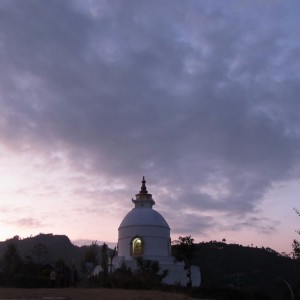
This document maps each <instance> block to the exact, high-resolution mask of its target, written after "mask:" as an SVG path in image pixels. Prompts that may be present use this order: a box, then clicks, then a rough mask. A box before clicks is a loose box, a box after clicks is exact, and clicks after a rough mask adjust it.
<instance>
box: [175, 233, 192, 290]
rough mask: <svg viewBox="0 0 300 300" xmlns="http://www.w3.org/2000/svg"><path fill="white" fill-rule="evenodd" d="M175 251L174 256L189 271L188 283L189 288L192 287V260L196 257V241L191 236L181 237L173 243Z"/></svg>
mask: <svg viewBox="0 0 300 300" xmlns="http://www.w3.org/2000/svg"><path fill="white" fill-rule="evenodd" d="M173 245H174V246H173V249H174V256H175V258H176V259H177V260H179V261H184V264H185V269H187V270H188V274H187V276H188V278H189V281H188V283H187V286H188V287H191V286H192V271H191V266H192V260H193V258H194V257H195V250H196V248H195V244H194V239H193V238H192V237H191V236H190V235H189V236H184V237H182V236H180V237H179V238H178V240H175V241H173Z"/></svg>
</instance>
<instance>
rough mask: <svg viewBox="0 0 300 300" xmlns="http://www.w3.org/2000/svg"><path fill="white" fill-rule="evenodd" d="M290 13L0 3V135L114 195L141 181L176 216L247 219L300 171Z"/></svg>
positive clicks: (163, 4) (198, 222) (185, 226)
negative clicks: (60, 161)
mask: <svg viewBox="0 0 300 300" xmlns="http://www.w3.org/2000/svg"><path fill="white" fill-rule="evenodd" d="M294 6H297V7H298V6H299V4H298V3H296V2H293V5H285V4H282V3H276V2H272V4H270V5H267V4H261V3H260V1H256V2H254V3H252V2H251V5H250V4H247V3H245V4H239V5H236V2H235V3H234V2H232V1H228V2H226V5H224V4H218V3H212V2H211V1H201V2H196V1H185V2H182V1H126V2H124V1H114V2H113V3H111V2H107V1H95V2H93V1H90V2H88V3H86V4H85V5H83V4H82V3H80V2H77V1H55V0H54V1H49V2H47V4H46V5H45V3H41V2H40V1H26V3H24V2H23V1H3V2H1V5H0V54H1V55H0V61H1V66H2V71H1V74H0V89H1V96H0V108H1V119H2V121H1V123H0V137H1V139H2V141H3V143H5V144H6V145H7V146H10V147H12V148H13V149H15V150H16V151H19V150H20V149H21V150H22V151H25V150H26V149H27V150H26V151H32V152H39V153H40V154H45V155H46V154H47V155H49V153H57V152H60V153H63V155H64V156H65V157H66V159H67V160H68V163H69V164H70V166H71V167H72V168H73V169H74V170H81V171H82V172H83V173H85V174H89V175H93V176H94V177H97V176H104V177H105V178H107V181H108V182H109V181H111V180H120V181H122V182H123V183H124V184H125V186H126V188H125V187H124V188H122V189H121V191H118V195H120V196H121V195H123V197H124V194H125V195H129V197H130V196H131V195H134V193H136V192H137V190H136V189H138V187H139V186H138V183H137V182H138V180H139V178H140V177H141V176H142V175H146V177H147V178H149V182H151V183H152V184H153V193H155V188H157V190H158V189H159V188H160V187H164V188H165V189H166V190H167V191H169V192H170V193H171V192H173V196H172V197H173V198H172V205H174V206H176V207H177V209H178V210H181V211H184V209H186V208H187V207H188V208H190V209H194V210H196V211H207V212H208V213H209V212H212V211H218V212H220V211H221V212H224V213H225V212H231V213H233V214H235V215H238V216H244V217H246V216H247V215H248V214H249V213H252V212H254V211H255V209H256V207H257V205H258V204H259V203H260V202H261V200H262V197H263V195H264V194H265V193H266V191H268V190H269V189H270V188H271V186H272V184H274V183H276V182H280V181H283V180H286V179H289V178H295V176H298V175H299V149H300V145H299V125H300V124H299V120H300V116H299V114H300V113H299V112H300V108H299V105H300V104H299V99H298V95H299V78H298V77H299V75H298V74H299V59H298V58H299V53H300V48H299V42H298V40H297V39H296V37H297V30H296V28H297V27H295V26H294V25H295V24H298V21H297V20H298V16H297V14H295V12H296V11H297V10H296V9H295V8H292V7H294ZM298 25H299V24H298ZM129 187H130V188H129ZM174 187H176V188H177V192H176V193H175V192H174ZM204 188H205V189H204ZM78 189H79V190H78V191H77V192H78V193H82V194H84V195H89V196H88V197H93V196H95V193H97V192H98V189H96V190H89V189H88V188H84V187H79V188H78ZM216 190H219V191H218V192H216ZM107 193H109V192H107V191H102V194H103V197H105V195H107ZM158 196H163V194H160V193H158ZM122 199H123V198H122ZM159 201H162V205H165V206H168V205H169V203H168V198H167V197H162V198H161V200H159ZM191 220H193V221H192V222H191ZM25 221H26V220H25ZM27 221H28V220H27ZM247 222H248V223H247ZM272 222H273V221H272V220H270V224H271V225H270V226H273V225H274V224H273V223H272ZM27 223H30V220H29V221H28V222H27ZM245 223H247V224H248V226H253V224H254V223H255V222H253V220H252V219H251V217H250V216H249V219H246V220H245ZM244 225H245V224H237V226H238V227H239V226H240V227H242V226H244ZM275 225H276V224H275ZM206 226H216V223H215V222H213V221H212V220H211V218H209V217H205V218H203V217H199V216H198V215H197V214H195V215H194V216H193V217H192V218H191V216H189V215H184V216H183V217H182V220H181V224H179V225H178V228H177V230H178V232H184V231H186V232H189V231H191V230H194V228H196V227H203V228H205V227H206ZM264 226H268V225H263V228H265V227H264Z"/></svg>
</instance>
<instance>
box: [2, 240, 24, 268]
mask: <svg viewBox="0 0 300 300" xmlns="http://www.w3.org/2000/svg"><path fill="white" fill-rule="evenodd" d="M21 268H22V259H21V256H20V254H19V252H18V249H17V246H16V245H15V244H14V243H9V244H8V245H7V249H6V251H5V253H4V255H3V257H2V269H3V271H4V272H6V273H9V274H15V273H17V272H18V271H20V269H21Z"/></svg>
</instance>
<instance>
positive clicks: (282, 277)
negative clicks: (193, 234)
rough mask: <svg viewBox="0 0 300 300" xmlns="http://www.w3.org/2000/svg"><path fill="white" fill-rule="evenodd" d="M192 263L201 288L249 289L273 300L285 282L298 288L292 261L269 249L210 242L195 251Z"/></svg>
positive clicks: (297, 275)
mask: <svg viewBox="0 0 300 300" xmlns="http://www.w3.org/2000/svg"><path fill="white" fill-rule="evenodd" d="M195 248H196V249H195V258H194V261H193V263H194V264H197V265H199V267H200V270H201V274H202V285H201V286H202V288H215V287H217V288H227V287H234V288H249V289H260V290H263V291H266V292H267V294H268V295H269V296H270V297H272V298H273V299H277V297H276V295H277V296H278V293H282V292H283V290H286V291H288V286H287V285H286V282H287V283H289V284H290V285H291V286H292V287H294V286H296V285H297V284H299V281H300V276H299V272H298V270H297V266H296V264H295V261H294V260H292V259H291V258H290V257H286V256H283V255H281V254H279V253H277V252H276V251H274V250H272V249H270V248H256V247H245V246H241V245H237V244H226V243H224V242H217V241H211V242H208V243H200V244H197V245H196V247H195Z"/></svg>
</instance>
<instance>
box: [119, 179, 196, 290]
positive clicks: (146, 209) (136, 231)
mask: <svg viewBox="0 0 300 300" xmlns="http://www.w3.org/2000/svg"><path fill="white" fill-rule="evenodd" d="M135 197H136V198H135V199H132V202H133V203H134V208H133V209H132V210H131V211H129V212H128V213H127V215H126V216H125V217H124V219H123V220H122V222H121V224H120V226H119V229H118V230H119V237H118V256H117V257H116V258H115V259H114V269H117V268H119V267H121V266H122V265H123V264H125V265H126V266H127V267H130V268H131V269H132V270H135V269H136V268H137V262H136V258H138V257H141V258H143V259H145V260H153V261H157V262H158V263H159V266H160V271H161V272H162V271H163V270H168V275H167V276H166V277H165V278H164V279H163V281H164V283H166V284H171V285H173V284H181V285H183V286H186V284H187V283H188V281H189V279H188V276H187V275H188V274H187V270H185V269H184V264H183V263H182V262H176V261H175V259H174V257H172V256H171V238H170V227H169V225H168V223H167V221H166V220H165V219H164V217H163V216H162V215H161V214H160V213H159V212H157V211H156V210H154V209H153V205H155V201H154V200H153V198H152V195H151V194H149V193H148V191H147V188H146V180H145V178H144V177H143V180H142V187H141V190H140V192H139V193H138V194H137V195H136V196H135ZM191 271H192V285H193V286H199V285H200V282H201V276H200V270H199V267H198V266H192V268H191Z"/></svg>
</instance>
